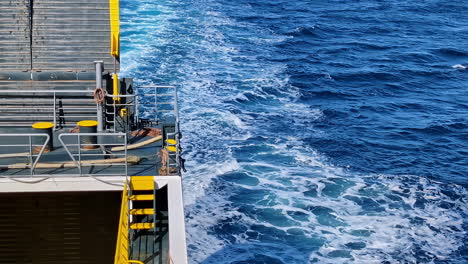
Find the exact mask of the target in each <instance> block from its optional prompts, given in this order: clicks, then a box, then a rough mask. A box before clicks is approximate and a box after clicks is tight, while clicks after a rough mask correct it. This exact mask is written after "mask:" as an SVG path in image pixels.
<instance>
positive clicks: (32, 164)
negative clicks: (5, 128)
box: [0, 134, 50, 176]
mask: <svg viewBox="0 0 468 264" xmlns="http://www.w3.org/2000/svg"><path fill="white" fill-rule="evenodd" d="M22 137H26V138H27V139H28V141H27V144H24V142H20V143H18V144H0V148H1V149H4V148H25V147H27V150H28V151H27V152H19V153H14V154H13V155H12V154H9V153H6V154H0V156H5V157H6V158H9V157H11V158H16V157H27V158H28V161H29V163H26V164H24V166H25V167H28V168H29V169H30V175H29V176H34V170H35V168H36V165H37V163H38V161H39V160H40V159H41V156H42V154H43V153H44V150H45V149H46V146H47V144H48V143H49V141H50V136H49V135H48V134H0V138H17V139H18V138H22ZM34 137H44V138H45V141H44V143H43V144H33V142H32V139H33V138H34ZM9 141H10V140H9ZM35 147H40V150H39V152H38V153H37V154H35V153H34V148H35ZM8 155H9V156H8ZM10 167H11V164H0V168H5V169H8V168H10Z"/></svg>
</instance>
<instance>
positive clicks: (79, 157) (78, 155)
mask: <svg viewBox="0 0 468 264" xmlns="http://www.w3.org/2000/svg"><path fill="white" fill-rule="evenodd" d="M83 136H85V137H100V140H104V138H105V137H107V138H109V137H115V138H117V139H119V138H120V139H122V143H105V144H104V145H105V146H108V147H113V146H114V147H123V148H124V153H122V154H118V153H112V156H117V157H123V158H124V159H123V161H124V162H117V163H105V164H99V163H93V165H94V166H124V169H125V171H124V173H117V174H115V173H114V174H112V173H111V174H106V176H125V177H126V176H128V156H127V134H126V133H63V134H60V135H59V137H58V140H59V142H60V144H61V145H62V146H63V148H64V149H65V151H66V152H67V154H68V156H69V157H70V159H71V160H72V161H73V162H74V163H75V165H76V167H77V168H78V171H79V176H82V175H83V170H82V167H83V157H86V156H93V157H98V158H99V157H102V158H103V159H104V158H106V157H107V156H109V154H108V153H106V152H105V151H102V153H98V152H95V153H83V151H82V148H83V147H86V146H90V147H100V146H101V145H103V144H98V143H96V144H93V143H82V142H81V138H82V137H83ZM71 137H74V138H75V139H76V141H75V142H76V143H65V138H71ZM72 148H73V149H76V152H73V151H72Z"/></svg>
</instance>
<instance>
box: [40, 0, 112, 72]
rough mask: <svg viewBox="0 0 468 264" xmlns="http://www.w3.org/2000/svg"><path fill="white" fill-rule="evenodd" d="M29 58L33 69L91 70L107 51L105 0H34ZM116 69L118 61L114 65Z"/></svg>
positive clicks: (108, 59)
mask: <svg viewBox="0 0 468 264" xmlns="http://www.w3.org/2000/svg"><path fill="white" fill-rule="evenodd" d="M33 3H34V4H33V10H34V18H33V32H32V43H33V44H32V60H33V70H34V71H49V70H54V71H94V63H93V62H94V61H96V60H102V61H104V65H105V68H106V70H111V69H113V64H114V59H113V57H112V56H111V55H110V22H109V1H108V0H34V2H33ZM117 69H118V65H117Z"/></svg>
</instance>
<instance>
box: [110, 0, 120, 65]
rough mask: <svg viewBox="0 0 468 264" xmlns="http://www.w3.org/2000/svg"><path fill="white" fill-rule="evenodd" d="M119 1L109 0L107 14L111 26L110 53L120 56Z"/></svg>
mask: <svg viewBox="0 0 468 264" xmlns="http://www.w3.org/2000/svg"><path fill="white" fill-rule="evenodd" d="M119 9H120V3H119V0H109V15H110V28H111V39H110V44H111V45H110V46H111V55H112V56H113V57H115V58H117V57H119V56H120V11H119Z"/></svg>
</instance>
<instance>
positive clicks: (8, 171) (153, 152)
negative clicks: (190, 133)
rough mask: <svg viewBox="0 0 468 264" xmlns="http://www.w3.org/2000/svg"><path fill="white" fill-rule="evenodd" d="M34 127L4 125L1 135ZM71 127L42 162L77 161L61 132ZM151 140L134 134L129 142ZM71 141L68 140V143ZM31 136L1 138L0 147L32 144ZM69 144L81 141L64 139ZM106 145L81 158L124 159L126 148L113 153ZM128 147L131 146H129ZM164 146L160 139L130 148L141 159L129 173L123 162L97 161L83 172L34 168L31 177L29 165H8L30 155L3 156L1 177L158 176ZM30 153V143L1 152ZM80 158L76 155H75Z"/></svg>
mask: <svg viewBox="0 0 468 264" xmlns="http://www.w3.org/2000/svg"><path fill="white" fill-rule="evenodd" d="M31 132H33V131H32V129H28V128H0V134H2V133H8V134H20V133H31ZM67 132H68V129H67V130H59V131H57V132H56V133H54V139H53V142H54V150H53V151H51V152H49V153H43V154H42V156H41V157H40V159H39V160H38V163H60V162H68V163H70V162H73V160H72V159H71V157H70V155H69V154H68V153H67V152H66V151H65V149H64V148H63V147H62V146H61V144H60V142H59V140H58V135H59V134H61V133H67ZM148 139H151V138H150V137H130V138H129V141H130V143H129V144H134V143H138V142H142V141H146V140H148ZM67 141H68V142H67ZM72 141H73V142H72ZM122 141H123V140H122V139H118V138H117V137H113V138H112V139H110V138H107V140H106V142H105V144H113V143H118V144H121V143H122ZM28 142H29V139H28V138H26V137H19V136H18V137H0V146H1V145H19V144H29V143H28ZM64 142H65V144H76V143H77V140H76V139H75V138H69V140H64ZM105 144H104V146H105V148H98V149H94V150H81V153H82V154H84V155H82V156H81V160H82V161H84V160H103V159H114V158H123V157H124V154H125V151H119V152H112V151H110V149H111V147H112V146H109V145H108V146H106V145H105ZM127 146H128V145H127ZM161 147H162V141H161V140H159V141H157V142H155V143H152V144H149V145H146V146H144V147H140V148H137V149H134V150H128V151H127V156H137V157H138V158H139V160H140V161H139V162H138V164H134V165H130V164H128V167H127V170H128V172H127V173H125V166H124V164H122V163H119V164H113V163H111V164H110V165H109V164H97V165H92V166H90V165H88V166H82V168H81V174H80V172H79V169H78V168H77V167H76V166H74V167H67V168H49V169H41V168H36V169H35V170H34V176H31V170H30V169H29V168H23V169H12V168H11V166H10V168H7V166H9V165H12V164H20V163H29V157H28V156H25V157H14V158H0V166H1V167H0V177H2V176H3V177H18V178H23V177H26V178H27V177H43V176H44V175H47V176H53V177H61V176H67V177H69V176H71V175H77V176H79V175H83V176H86V175H89V174H92V175H94V176H114V175H125V174H127V175H130V176H139V175H158V169H159V167H160V165H161V157H160V156H159V155H158V153H159V151H160V150H161ZM69 149H70V151H71V152H72V154H77V153H78V147H70V148H69ZM26 152H27V153H29V146H27V147H0V155H3V154H12V153H26ZM75 158H76V157H75ZM76 159H77V160H78V158H76Z"/></svg>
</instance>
